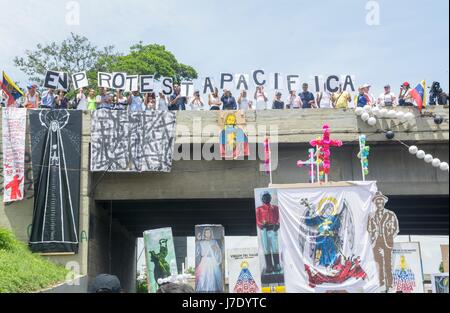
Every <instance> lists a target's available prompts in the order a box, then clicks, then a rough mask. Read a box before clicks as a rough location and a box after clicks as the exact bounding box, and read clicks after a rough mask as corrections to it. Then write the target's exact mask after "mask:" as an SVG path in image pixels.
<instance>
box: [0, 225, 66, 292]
mask: <svg viewBox="0 0 450 313" xmlns="http://www.w3.org/2000/svg"><path fill="white" fill-rule="evenodd" d="M67 274H68V270H66V269H65V268H64V267H62V266H58V265H55V264H53V263H51V262H49V261H47V260H45V259H44V258H42V257H41V256H38V255H35V254H32V253H31V252H30V251H29V250H28V247H27V246H26V245H25V244H24V243H22V242H19V241H18V240H17V239H16V238H14V236H13V234H12V233H11V232H10V231H9V230H6V229H2V228H0V293H5V292H9V293H23V292H33V291H39V290H41V289H44V288H48V287H51V286H53V285H56V284H57V283H60V282H63V281H64V280H65V278H66V275H67Z"/></svg>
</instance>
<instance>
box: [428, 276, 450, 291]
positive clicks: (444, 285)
mask: <svg viewBox="0 0 450 313" xmlns="http://www.w3.org/2000/svg"><path fill="white" fill-rule="evenodd" d="M431 290H432V292H433V293H449V286H448V273H439V274H431Z"/></svg>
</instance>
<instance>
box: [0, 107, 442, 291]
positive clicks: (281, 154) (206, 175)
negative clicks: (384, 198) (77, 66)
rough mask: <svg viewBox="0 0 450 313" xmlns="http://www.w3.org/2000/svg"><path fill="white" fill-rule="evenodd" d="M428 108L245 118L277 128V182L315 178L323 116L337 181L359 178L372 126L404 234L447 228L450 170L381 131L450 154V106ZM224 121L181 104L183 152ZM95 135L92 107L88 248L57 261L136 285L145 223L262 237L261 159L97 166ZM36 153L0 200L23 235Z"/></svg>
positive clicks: (86, 134) (84, 208)
mask: <svg viewBox="0 0 450 313" xmlns="http://www.w3.org/2000/svg"><path fill="white" fill-rule="evenodd" d="M426 113H427V116H417V118H416V120H415V122H413V123H411V124H401V123H399V122H398V121H392V120H382V121H380V123H379V125H377V127H376V128H372V127H369V126H367V125H366V124H365V123H364V122H362V121H361V120H360V119H359V118H358V117H356V116H355V114H354V112H353V111H352V110H328V109H321V110H298V111H276V112H275V111H264V112H259V111H258V112H255V111H250V112H247V113H246V120H247V126H248V127H249V129H255V130H257V129H260V130H262V129H264V128H266V129H267V130H272V131H273V130H274V129H275V128H277V130H278V155H275V156H274V159H278V162H277V164H278V165H277V167H276V171H275V172H274V183H277V184H281V183H298V182H307V181H308V177H307V175H308V173H307V170H301V169H298V168H297V167H296V162H297V160H299V159H306V157H307V149H308V142H309V141H310V140H311V139H312V138H315V137H318V136H320V135H321V131H322V130H321V126H322V125H323V124H324V123H328V124H329V125H330V127H331V129H332V136H333V138H336V139H341V140H343V141H344V143H345V145H344V147H342V148H339V149H333V150H332V153H333V154H332V174H331V177H330V179H331V180H333V181H341V180H360V179H361V170H360V164H359V160H358V159H357V158H356V154H357V151H358V150H359V147H358V144H357V138H358V135H359V134H361V133H364V134H366V135H367V136H368V142H369V144H370V145H371V147H372V149H371V156H370V174H369V176H368V177H367V178H368V179H370V180H377V181H378V186H379V188H380V189H381V190H382V191H383V192H384V193H385V194H386V195H389V196H390V197H391V201H390V202H389V206H390V207H391V208H392V209H394V210H395V211H396V212H397V214H398V216H399V219H400V225H401V228H402V232H403V234H440V235H443V234H445V235H446V234H448V191H449V175H448V173H444V172H442V171H440V170H437V169H434V168H433V167H432V166H431V165H429V164H425V162H423V160H418V159H417V158H415V157H414V156H411V155H410V154H409V153H408V150H407V148H406V147H404V146H403V145H401V144H400V143H399V142H397V141H395V140H388V139H386V137H385V135H384V133H382V132H380V131H377V129H384V130H387V129H391V130H393V131H395V133H396V137H395V139H399V140H402V141H403V142H406V143H407V144H416V145H418V146H419V147H420V148H421V149H423V150H425V151H426V152H428V153H431V154H433V155H434V156H436V157H439V158H440V159H441V160H443V161H448V160H449V157H448V155H449V149H448V139H449V134H448V115H449V114H448V107H437V108H432V109H427V112H426ZM416 114H417V113H416ZM432 114H438V115H441V116H443V117H444V118H445V122H444V123H443V124H441V125H436V124H435V123H434V121H433V118H432V117H431V115H432ZM217 120H218V113H217V112H189V111H186V112H179V113H178V119H177V134H178V135H177V149H176V151H177V153H176V156H175V158H176V159H179V156H180V155H183V154H184V155H186V154H187V152H186V151H187V150H192V148H193V147H194V146H196V145H198V146H200V145H205V144H207V143H210V142H212V143H217V142H218V131H219V130H220V129H219V130H216V129H214V127H205V126H208V125H209V126H215V125H217ZM0 138H1V137H0ZM250 139H251V141H255V140H256V138H252V137H251V138H250ZM0 140H1V139H0ZM27 140H28V141H29V138H28V136H27ZM89 143H90V114H89V113H88V112H84V117H83V147H82V169H83V170H82V173H81V187H82V188H81V190H82V192H81V208H80V212H81V213H80V214H81V215H80V233H81V236H82V238H81V244H80V250H79V253H78V254H77V255H55V256H48V257H49V258H50V259H51V260H52V261H54V262H58V263H61V264H64V265H66V264H68V262H73V261H75V262H76V263H70V264H76V265H77V266H78V267H79V272H80V274H87V275H89V276H91V277H92V276H95V275H96V274H98V273H101V272H110V273H114V274H116V275H118V276H119V277H120V278H121V280H122V282H123V284H124V287H125V288H126V289H127V290H133V289H134V280H135V271H136V238H138V237H140V236H142V232H143V231H144V230H147V229H152V228H155V227H166V226H171V227H172V228H173V230H174V235H175V236H179V237H181V238H183V237H186V236H191V235H193V233H194V225H195V224H202V223H220V224H223V225H224V226H225V228H226V234H227V235H228V236H237V235H253V236H254V235H256V226H255V216H254V205H253V189H254V188H258V187H266V186H267V185H268V183H269V181H268V177H267V175H266V174H265V173H264V172H262V171H260V165H261V161H260V160H242V161H221V160H216V161H205V160H196V161H193V160H192V161H191V160H179V161H175V162H174V166H173V170H172V173H170V174H161V173H142V174H134V173H133V174H124V173H120V174H119V173H94V174H93V173H91V172H90V171H89ZM254 152H255V151H254ZM191 153H192V152H191ZM30 160H31V159H30V156H29V144H28V143H27V153H26V162H27V177H26V178H27V181H26V198H27V199H26V200H24V201H22V202H19V203H14V204H11V205H6V206H5V205H4V204H3V202H2V201H1V204H0V227H6V228H9V229H12V230H13V231H14V233H15V234H16V235H17V236H18V237H19V238H20V239H21V240H23V241H25V242H26V241H27V240H28V235H29V231H30V224H31V218H32V207H33V190H32V172H31V164H30V163H31V162H30ZM275 161H276V160H275ZM2 187H3V186H2ZM0 197H2V195H0ZM0 200H2V199H0Z"/></svg>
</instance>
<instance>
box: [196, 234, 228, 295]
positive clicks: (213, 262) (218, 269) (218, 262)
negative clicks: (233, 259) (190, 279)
mask: <svg viewBox="0 0 450 313" xmlns="http://www.w3.org/2000/svg"><path fill="white" fill-rule="evenodd" d="M201 237H202V240H201V241H198V242H197V246H196V251H195V257H196V260H197V262H196V264H198V266H197V268H196V273H195V278H196V284H195V286H196V287H195V289H196V291H197V292H223V279H222V259H223V258H222V249H221V248H220V246H219V243H218V242H217V240H214V239H213V231H212V229H211V228H209V227H206V228H205V229H203V233H202V236H201Z"/></svg>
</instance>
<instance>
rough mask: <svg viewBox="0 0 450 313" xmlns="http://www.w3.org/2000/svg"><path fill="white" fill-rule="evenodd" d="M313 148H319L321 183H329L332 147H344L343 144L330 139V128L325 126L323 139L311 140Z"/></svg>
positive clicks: (318, 158)
mask: <svg viewBox="0 0 450 313" xmlns="http://www.w3.org/2000/svg"><path fill="white" fill-rule="evenodd" d="M310 144H311V146H313V147H316V148H317V154H318V156H317V162H318V168H319V174H318V176H319V182H320V181H325V182H328V175H329V174H330V168H331V164H330V157H331V152H330V147H342V145H343V143H342V141H341V140H332V139H330V127H329V126H328V125H327V124H325V125H323V137H322V138H318V139H315V140H311V142H310Z"/></svg>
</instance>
